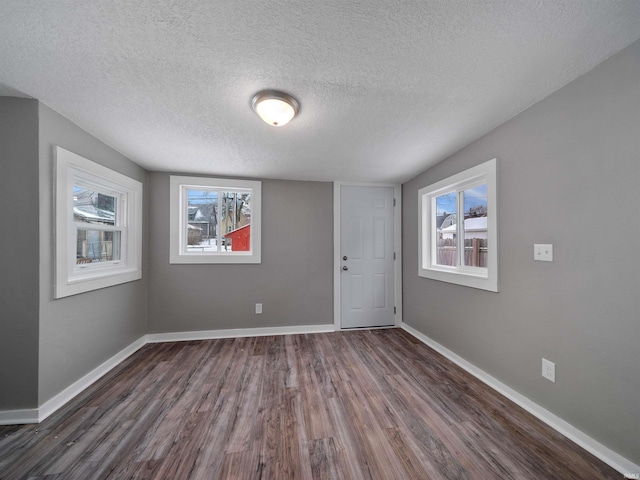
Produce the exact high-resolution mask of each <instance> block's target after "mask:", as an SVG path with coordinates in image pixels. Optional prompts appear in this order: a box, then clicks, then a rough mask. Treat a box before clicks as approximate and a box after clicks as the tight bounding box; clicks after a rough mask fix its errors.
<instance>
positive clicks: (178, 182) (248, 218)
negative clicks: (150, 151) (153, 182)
mask: <svg viewBox="0 0 640 480" xmlns="http://www.w3.org/2000/svg"><path fill="white" fill-rule="evenodd" d="M170 197H171V198H170V202H171V207H170V228H171V238H170V262H171V263H260V236H261V232H260V225H261V218H260V217H261V183H260V182H258V181H252V180H234V179H226V178H224V179H223V178H207V177H183V176H171V177H170Z"/></svg>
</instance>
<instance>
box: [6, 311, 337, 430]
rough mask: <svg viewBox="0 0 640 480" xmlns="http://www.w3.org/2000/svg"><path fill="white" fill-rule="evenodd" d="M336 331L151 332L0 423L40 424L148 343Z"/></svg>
mask: <svg viewBox="0 0 640 480" xmlns="http://www.w3.org/2000/svg"><path fill="white" fill-rule="evenodd" d="M333 331H335V328H334V325H333V324H332V323H331V324H326V325H299V326H290V327H265V328H237V329H230V330H203V331H196V332H171V333H150V334H147V335H143V336H142V337H140V338H139V339H138V340H136V341H135V342H133V343H132V344H131V345H129V346H128V347H125V348H124V349H122V350H121V351H119V352H118V353H116V354H115V355H114V356H113V357H111V358H109V359H108V360H106V361H105V362H103V363H102V364H101V365H99V366H98V367H96V368H94V369H93V370H91V371H90V372H89V373H87V374H86V375H84V376H83V377H82V378H80V379H79V380H77V381H76V382H74V383H73V384H71V385H69V386H68V387H67V388H65V389H64V390H63V391H61V392H60V393H58V394H57V395H56V396H54V397H53V398H51V399H49V400H47V401H46V402H45V403H43V404H42V405H41V406H40V407H39V408H31V409H25V410H4V411H0V425H22V424H31V423H40V422H42V421H43V420H45V419H46V418H47V417H49V416H50V415H51V414H53V413H54V412H55V411H56V410H58V409H60V408H61V407H62V406H64V405H65V404H66V403H67V402H69V401H71V400H73V398H75V397H76V396H77V395H79V394H80V393H81V392H82V391H84V390H85V389H86V388H88V387H90V386H91V385H92V384H93V383H94V382H96V381H97V380H99V379H100V378H101V377H102V376H104V375H106V374H107V373H109V371H111V370H112V369H114V368H115V367H117V366H118V365H119V364H120V363H121V362H123V361H124V360H126V359H127V358H128V357H129V356H131V355H133V354H134V353H135V352H137V351H138V350H140V349H141V348H142V347H144V346H145V345H146V344H148V343H162V342H182V341H190V340H212V339H217V338H239V337H262V336H267V335H294V334H304V333H323V332H333Z"/></svg>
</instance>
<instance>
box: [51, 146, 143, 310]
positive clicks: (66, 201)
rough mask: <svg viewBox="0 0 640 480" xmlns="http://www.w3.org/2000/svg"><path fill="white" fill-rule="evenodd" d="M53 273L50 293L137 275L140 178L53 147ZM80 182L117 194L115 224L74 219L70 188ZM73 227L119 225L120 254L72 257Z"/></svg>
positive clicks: (59, 294)
mask: <svg viewBox="0 0 640 480" xmlns="http://www.w3.org/2000/svg"><path fill="white" fill-rule="evenodd" d="M54 155H55V168H56V174H55V178H56V188H55V199H56V206H55V209H56V218H55V229H56V231H55V238H56V247H55V251H56V261H55V265H56V268H55V270H56V273H55V278H56V281H55V285H54V298H62V297H68V296H70V295H76V294H78V293H84V292H89V291H92V290H97V289H100V288H106V287H111V286H114V285H119V284H121V283H126V282H132V281H135V280H139V279H140V278H142V183H141V182H139V181H137V180H134V179H132V178H130V177H127V176H125V175H122V174H120V173H118V172H115V171H113V170H111V169H109V168H107V167H105V166H103V165H99V164H97V163H95V162H92V161H91V160H88V159H86V158H84V157H81V156H80V155H76V154H75V153H73V152H70V151H68V150H65V149H63V148H60V147H55V151H54ZM74 185H83V186H87V187H90V188H95V189H96V190H97V191H99V192H101V193H106V194H108V195H111V196H115V197H116V199H117V207H116V208H117V212H116V225H115V226H113V227H112V226H102V225H94V224H90V223H82V224H81V223H79V222H75V221H74V216H73V188H74ZM78 229H90V230H104V231H119V232H120V242H121V243H120V259H119V260H116V261H112V262H99V263H87V264H80V265H78V264H77V262H76V253H77V235H78Z"/></svg>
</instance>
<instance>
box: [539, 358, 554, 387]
mask: <svg viewBox="0 0 640 480" xmlns="http://www.w3.org/2000/svg"><path fill="white" fill-rule="evenodd" d="M542 376H543V377H544V378H546V379H547V380H551V381H552V382H553V383H556V364H555V363H553V362H550V361H549V360H547V359H546V358H543V359H542Z"/></svg>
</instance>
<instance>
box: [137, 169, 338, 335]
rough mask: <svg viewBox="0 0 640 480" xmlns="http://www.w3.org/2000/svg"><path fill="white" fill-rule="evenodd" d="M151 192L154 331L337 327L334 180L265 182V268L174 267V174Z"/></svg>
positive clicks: (156, 176)
mask: <svg viewBox="0 0 640 480" xmlns="http://www.w3.org/2000/svg"><path fill="white" fill-rule="evenodd" d="M149 187H150V199H149V200H150V209H149V219H150V227H149V228H150V231H149V236H150V257H149V264H150V271H149V273H150V275H149V326H148V332H149V333H158V332H180V331H196V330H213V329H230V328H251V327H275V326H290V325H318V324H331V323H333V303H332V302H333V264H332V261H333V256H332V255H333V253H332V252H333V210H332V205H333V190H332V184H331V183H318V182H295V181H279V180H264V181H263V182H262V264H260V265H170V264H169V175H168V174H164V173H152V174H151V175H150V182H149ZM256 303H262V304H263V309H264V310H263V311H264V313H263V314H262V315H256V314H255V304H256Z"/></svg>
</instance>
